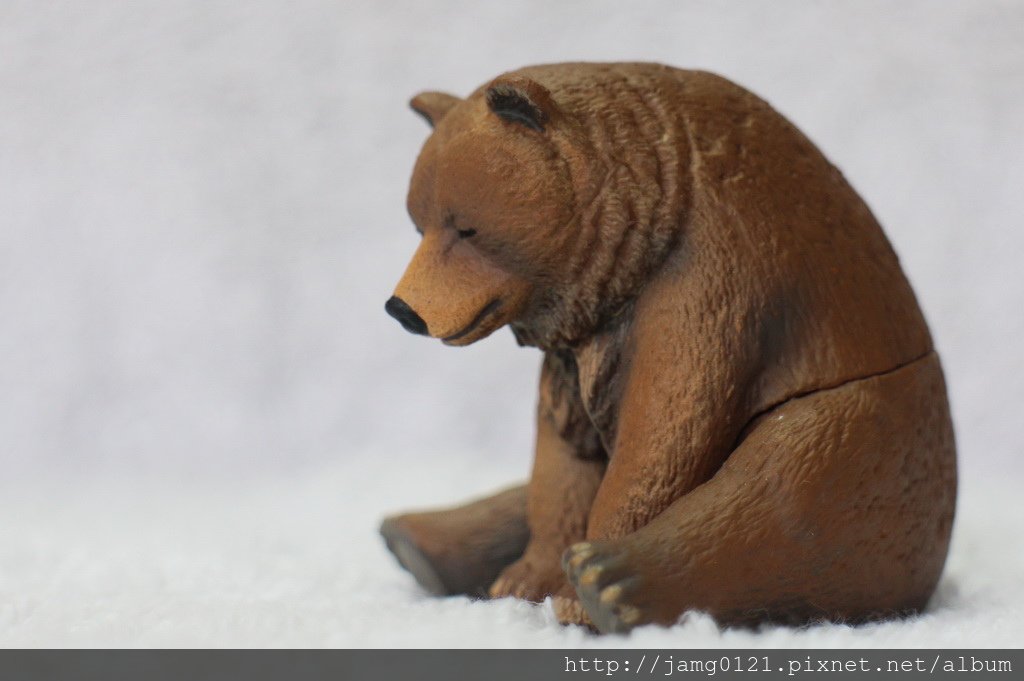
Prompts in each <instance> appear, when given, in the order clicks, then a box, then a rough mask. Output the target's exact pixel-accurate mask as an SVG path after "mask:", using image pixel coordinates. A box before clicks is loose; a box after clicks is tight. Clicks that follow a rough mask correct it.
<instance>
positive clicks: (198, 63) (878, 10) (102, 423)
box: [0, 0, 1024, 488]
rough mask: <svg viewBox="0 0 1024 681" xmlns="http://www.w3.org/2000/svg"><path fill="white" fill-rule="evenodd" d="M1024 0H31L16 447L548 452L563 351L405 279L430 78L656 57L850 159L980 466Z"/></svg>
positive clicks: (1005, 364)
mask: <svg viewBox="0 0 1024 681" xmlns="http://www.w3.org/2000/svg"><path fill="white" fill-rule="evenodd" d="M1022 27H1024V5H1022V3H1020V2H970V3H966V2H963V3H954V2H899V3H893V2H874V1H871V2H856V3H808V2H779V1H776V2H771V3H729V4H723V3H689V2H674V1H667V0H666V1H665V2H628V3H625V2H621V1H618V2H550V1H544V0H540V1H533V2H496V3H486V2H452V1H444V2H430V3H427V2H375V3H371V2H345V1H335V2H311V1H298V2H287V3H285V2H273V3H270V2H224V1H219V2H218V1H213V2H211V1H208V0H203V1H196V0H189V1H182V2H120V3H118V2H110V1H104V2H90V3H82V2H39V1H35V2H19V1H12V0H4V1H3V3H2V4H0V320H2V321H0V324H2V325H0V471H2V473H0V474H2V476H3V477H4V478H5V479H7V480H17V479H19V477H25V476H29V477H33V478H38V477H46V476H51V475H54V476H59V477H68V476H71V477H75V476H82V475H86V476H102V475H107V474H113V473H116V474H118V475H128V476H133V475H139V476H147V477H153V476H155V477H158V478H166V479H168V480H178V479H181V478H194V477H196V476H199V477H208V478H216V477H218V476H248V475H263V474H267V475H274V476H278V475H282V474H285V473H288V472H290V471H299V470H304V471H310V470H317V469H318V468H319V467H322V466H329V465H333V464H334V463H336V462H338V461H344V460H349V461H358V460H359V458H360V457H362V458H373V459H375V460H379V459H381V458H385V459H387V460H393V461H394V462H395V463H396V465H401V466H403V467H405V468H404V469H398V470H406V471H410V472H409V474H410V475H417V473H416V471H417V470H428V469H431V467H432V466H434V465H435V462H440V463H441V464H443V465H444V466H448V467H451V466H461V467H470V466H472V464H473V461H474V460H476V459H477V458H479V457H486V458H487V459H488V460H497V459H502V460H505V459H507V460H508V461H510V462H512V461H514V462H515V463H513V464H511V465H512V466H513V467H515V468H516V469H517V470H522V471H523V472H524V473H525V471H526V469H527V467H528V464H529V450H530V446H531V431H532V422H531V421H532V412H533V406H534V399H535V396H534V390H535V382H536V371H537V367H538V364H539V355H538V354H537V353H536V351H533V350H520V349H518V348H516V347H515V345H514V342H513V340H512V338H511V334H510V333H508V332H507V331H501V332H499V333H497V334H496V335H495V336H494V337H492V338H490V339H488V340H487V341H486V342H483V343H480V344H479V345H477V346H474V347H472V348H469V349H461V350H453V349H449V348H445V347H442V346H440V345H439V344H438V343H436V342H431V341H428V340H425V339H422V338H418V337H412V336H409V335H407V334H405V333H404V332H403V331H402V330H401V329H400V328H399V326H398V325H397V324H396V323H395V322H394V321H393V320H391V319H390V318H388V317H387V316H385V314H384V312H383V309H382V306H383V303H384V301H385V299H386V298H387V297H388V296H389V295H390V292H391V289H392V287H393V285H394V283H395V282H396V281H397V278H398V276H399V275H400V273H401V271H402V269H403V267H404V265H405V262H406V260H407V258H408V256H409V255H410V254H411V253H412V250H413V249H414V248H415V245H416V243H417V236H416V234H415V233H414V231H413V228H412V225H411V224H410V222H409V220H408V218H407V216H406V214H405V208H404V198H405V191H406V186H407V181H408V177H409V174H410V170H411V167H412V163H413V161H414V159H415V156H416V153H417V151H418V149H419V146H420V145H421V143H422V142H423V140H424V139H425V137H426V135H427V129H426V127H425V126H424V125H423V123H422V121H421V120H420V119H419V118H418V117H416V116H414V115H413V114H412V113H411V112H410V111H409V110H408V109H407V107H406V102H407V100H408V99H409V97H410V96H411V95H413V94H414V93H415V92H417V91H419V90H422V89H442V90H449V91H451V92H454V93H458V94H466V93H468V92H469V91H470V90H472V89H473V88H475V87H476V86H477V85H479V84H480V83H482V82H484V81H486V80H488V79H490V78H491V77H493V76H495V75H497V74H498V73H500V72H502V71H504V70H507V69H511V68H514V67H518V66H521V65H525V64H530V63H540V62H552V61H562V60H626V59H641V60H652V61H663V62H666V63H670V64H673V65H678V66H686V67H699V68H706V69H710V70H714V71H717V72H719V73H722V74H724V75H726V76H728V77H730V78H732V79H734V80H736V81H738V82H740V83H741V84H744V85H746V86H747V87H749V88H751V89H752V90H754V91H755V92H757V93H759V94H761V95H762V96H764V97H765V98H767V99H768V100H769V101H770V102H772V103H773V104H774V105H775V106H776V107H777V108H778V109H779V110H781V111H782V112H783V113H784V114H786V115H787V116H789V117H790V118H791V119H792V120H793V121H794V122H795V123H796V124H797V125H798V126H800V127H801V128H802V129H803V130H804V131H805V132H806V133H807V134H808V135H809V136H810V137H811V138H812V139H813V140H815V141H816V142H817V143H818V144H819V145H820V146H821V147H822V149H823V150H824V151H825V153H826V154H827V155H828V156H829V157H830V158H831V159H832V160H833V161H834V162H835V163H836V164H837V165H838V166H839V167H840V168H841V169H842V170H843V171H844V172H845V174H846V175H847V177H848V178H849V179H850V180H851V182H852V183H853V184H854V186H855V187H856V188H857V189H858V190H859V191H860V192H861V193H862V194H863V195H864V197H865V198H866V199H867V201H868V203H869V204H870V205H871V206H872V208H873V209H874V210H875V212H876V214H877V215H878V217H879V218H880V220H881V222H882V223H883V225H884V226H885V227H886V229H887V231H888V234H889V236H890V238H891V240H892V241H893V243H894V245H895V248H896V250H897V252H898V253H899V254H900V257H901V259H902V261H903V263H904V266H905V268H906V270H907V272H908V274H909V277H910V279H911V280H912V282H913V284H914V285H915V287H916V290H917V292H918V295H919V298H920V300H921V303H922V305H923V307H924V310H925V313H926V315H927V317H928V319H929V321H930V323H931V326H932V329H933V332H934V335H935V338H936V342H937V345H938V348H939V350H940V352H941V355H942V358H943V360H944V363H945V367H946V370H947V377H948V381H949V383H950V386H951V397H952V402H953V407H954V411H955V418H956V426H957V433H958V438H959V443H960V452H961V462H962V467H963V471H964V478H965V482H969V481H970V480H972V479H975V480H980V479H982V478H987V477H995V476H1000V477H1005V476H1008V475H1014V476H1018V475H1019V474H1020V472H1021V470H1022V467H1024V462H1022V457H1021V446H1020V439H1019V432H1018V428H1019V425H1020V423H1021V414H1020V410H1021V407H1022V406H1024V400H1022V398H1024V381H1022V380H1021V373H1022V370H1024V361H1022V355H1021V352H1020V350H1019V347H1018V344H1019V341H1020V338H1021V337H1022V336H1024V312H1022V307H1024V295H1022V293H1024V275H1022V272H1021V269H1022V266H1021V263H1022V256H1024V252H1022V250H1024V249H1022V247H1024V237H1022V235H1021V231H1022V222H1021V216H1022V210H1021V189H1022V187H1024V143H1022V138H1024V115H1022V114H1024V28H1022ZM416 466H420V468H419V469H417V468H416ZM353 470H358V468H355V469H353ZM379 482H380V481H377V480H374V479H366V480H362V481H361V482H360V484H362V485H368V486H370V487H371V488H372V486H373V485H374V484H378V483H379Z"/></svg>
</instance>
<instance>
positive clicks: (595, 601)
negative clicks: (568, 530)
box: [562, 542, 648, 633]
mask: <svg viewBox="0 0 1024 681" xmlns="http://www.w3.org/2000/svg"><path fill="white" fill-rule="evenodd" d="M628 563H629V561H628V556H627V554H626V553H625V552H623V551H616V550H615V549H614V548H613V547H611V546H609V545H607V544H602V543H600V542H581V543H579V544H573V545H572V546H570V547H569V548H568V549H566V551H565V554H564V555H563V557H562V567H563V568H564V569H565V573H566V575H567V576H568V578H569V582H570V583H571V584H572V586H573V587H574V588H575V589H576V594H577V596H579V601H580V604H581V605H582V606H583V609H584V610H586V613H587V614H588V615H589V616H590V620H591V621H593V623H594V626H596V627H597V629H598V630H599V631H601V632H603V633H625V632H627V631H629V630H630V629H632V628H633V627H635V626H638V625H640V624H645V623H646V622H647V621H648V617H647V613H646V612H645V609H644V608H643V607H641V605H640V604H639V602H638V601H637V598H636V596H637V594H638V592H639V589H640V587H641V585H642V583H643V580H642V579H641V578H640V577H639V576H637V575H636V574H635V572H634V571H633V570H631V569H630V567H629V565H628Z"/></svg>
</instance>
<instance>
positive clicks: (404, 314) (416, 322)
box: [384, 296, 427, 336]
mask: <svg viewBox="0 0 1024 681" xmlns="http://www.w3.org/2000/svg"><path fill="white" fill-rule="evenodd" d="M384 310H385V311H386V312H387V313H388V314H389V315H391V316H392V317H394V318H395V319H397V320H398V322H399V323H400V324H401V325H402V327H403V328H404V329H405V330H406V331H408V332H409V333H415V334H419V335H420V336H425V335H427V323H426V322H425V321H423V318H422V317H420V316H419V315H418V314H416V310H414V309H412V308H411V307H409V305H408V303H406V302H405V301H404V300H402V299H401V298H399V297H398V296H391V298H389V299H388V302H386V303H384Z"/></svg>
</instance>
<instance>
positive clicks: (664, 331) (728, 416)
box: [382, 63, 956, 632]
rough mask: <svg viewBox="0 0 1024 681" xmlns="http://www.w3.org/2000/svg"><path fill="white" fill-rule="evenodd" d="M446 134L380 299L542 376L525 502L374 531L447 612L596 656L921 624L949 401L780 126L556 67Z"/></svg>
mask: <svg viewBox="0 0 1024 681" xmlns="http://www.w3.org/2000/svg"><path fill="white" fill-rule="evenodd" d="M411 104H412V108H413V109H414V110H416V111H417V112H418V113H420V114H422V115H423V116H424V117H425V118H426V119H427V120H428V121H429V122H430V123H431V125H433V127H434V130H433V133H432V134H431V135H430V137H429V139H428V140H427V142H426V144H425V146H424V147H423V150H422V152H421V154H420V156H419V159H418V161H417V163H416V167H415V170H414V172H413V176H412V182H411V188H410V191H409V198H408V209H409V214H410V215H411V217H412V220H413V222H414V223H415V224H416V227H417V229H418V231H419V232H420V233H421V234H422V242H421V244H420V246H419V249H418V250H417V251H416V254H415V255H414V256H413V259H412V262H411V263H410V264H409V266H408V269H407V270H406V272H405V275H404V276H403V277H402V279H401V281H400V283H399V284H398V287H397V289H396V291H395V294H394V297H392V298H391V300H389V301H388V303H387V306H386V308H387V311H388V312H389V313H390V314H391V315H393V316H394V317H396V318H397V319H398V320H399V321H400V322H401V323H402V324H403V326H405V328H406V329H408V330H410V331H412V332H415V333H421V334H426V335H429V336H432V337H435V338H439V339H441V340H442V341H443V342H444V343H447V344H449V345H467V344H469V343H473V342H475V341H477V340H480V339H481V338H484V337H485V336H487V335H488V334H490V333H492V332H493V331H495V330H496V329H498V328H500V327H502V326H505V325H509V326H510V327H511V328H512V331H513V333H514V334H515V337H516V338H517V339H518V341H519V343H520V344H523V345H531V346H536V347H538V348H540V349H541V350H542V351H543V352H544V361H543V367H542V370H541V377H540V400H539V408H538V418H537V440H536V452H535V462H534V465H533V471H532V475H531V478H530V481H529V483H528V484H527V485H526V486H524V487H520V488H516V489H512V490H509V491H506V492H503V493H501V494H499V495H497V496H495V497H491V498H490V499H484V500H481V501H477V502H474V503H472V504H469V505H467V506H463V507H461V508H455V509H450V510H445V511H435V512H428V513H414V514H406V515H402V516H397V517H394V518H391V519H389V520H387V521H385V523H384V525H383V527H382V533H383V534H384V537H385V539H386V540H387V542H388V545H389V546H390V548H391V549H392V550H393V551H394V553H395V554H396V555H397V557H398V558H399V560H400V562H401V563H402V564H403V565H404V566H405V567H407V568H408V569H409V570H411V571H412V572H413V574H414V575H415V576H416V577H417V579H418V580H419V581H420V583H421V584H423V585H424V586H425V587H426V588H428V589H430V590H432V591H434V592H436V593H445V594H447V593H477V594H480V593H487V594H489V595H490V596H492V597H502V596H509V595H512V596H517V597H520V598H525V599H529V600H531V601H540V600H543V599H544V598H545V597H547V596H553V597H554V598H555V601H554V602H555V608H556V612H557V613H558V615H559V617H560V618H561V619H562V620H563V621H566V622H582V623H586V624H589V625H590V626H594V627H596V628H597V629H598V630H600V631H603V632H620V631H627V630H629V629H631V628H632V627H635V626H637V625H641V624H646V623H660V624H670V623H672V622H674V621H676V620H677V618H678V617H679V616H680V615H681V614H682V613H683V612H685V611H687V610H690V609H699V610H702V611H705V612H709V613H711V614H712V615H713V616H714V617H715V618H716V619H717V620H718V621H719V622H722V623H753V622H759V621H764V620H773V621H787V622H806V621H810V620H818V619H828V620H842V621H847V622H857V621H863V620H865V619H869V618H877V617H884V616H890V615H896V614H901V613H907V612H913V611H917V610H919V609H921V608H923V607H924V606H925V604H926V603H927V601H928V599H929V597H930V595H931V594H932V591H933V589H934V587H935V585H936V582H937V580H938V578H939V575H940V573H941V571H942V567H943V563H944V561H945V557H946V552H947V548H948V543H949V537H950V530H951V526H952V521H953V510H954V503H955V496H956V461H955V459H956V456H955V448H954V441H953V431H952V426H951V422H950V414H949V408H948V405H947V399H946V388H945V385H944V381H943V375H942V369H941V367H940V364H939V359H938V357H937V356H936V353H935V351H934V348H933V346H932V341H931V338H930V336H929V332H928V328H927V326H926V324H925V320H924V318H923V317H922V314H921V311H920V309H919V308H918V304H917V302H916V300H915V298H914V294H913V292H912V290H911V288H910V286H909V284H908V283H907V280H906V278H905V277H904V275H903V272H902V271H901V269H900V265H899V262H898V260H897V258H896V255H895V254H894V253H893V250H892V248H891V247H890V245H889V243H888V241H887V240H886V238H885V236H884V235H883V233H882V230H881V228H880V227H879V225H878V223H877V222H876V221H875V219H874V217H873V216H872V214H871V212H870V211H869V209H868V207H867V206H866V205H865V204H864V202H863V201H862V200H861V199H860V198H859V197H858V196H857V194H856V193H855V192H854V191H853V189H852V188H851V187H850V185H849V184H848V183H847V182H846V181H845V180H844V178H843V176H842V175H841V173H840V172H839V171H838V170H837V169H836V168H835V167H834V166H832V165H831V164H830V163H829V162H828V161H827V160H826V159H825V158H824V157H823V156H822V154H821V153H820V152H819V151H818V150H817V149H816V148H815V146H814V145H813V144H812V143H811V142H810V141H809V140H808V139H807V138H806V137H805V136H804V135H803V134H801V133H800V132H799V131H798V130H797V129H796V128H795V127H794V126H793V125H792V124H791V123H789V122H788V121H787V120H786V119H784V118H783V117H782V116H781V115H780V114H778V113H777V112H776V111H774V110H773V109H772V108H771V107H770V106H769V105H768V104H766V103H765V102H764V101H762V100H761V99H759V98H758V97H756V96H754V95H753V94H751V93H749V92H747V91H746V90H744V89H742V88H740V87H738V86H736V85H734V84H733V83H731V82H729V81H727V80H725V79H723V78H721V77H719V76H716V75H713V74H711V73H706V72H699V71H684V70H679V69H675V68H671V67H667V66H662V65H658V64H646V63H632V64H588V63H577V64H556V65H546V66H534V67H529V68H524V69H521V70H518V71H513V72H510V73H507V74H505V75H502V76H499V77H498V78H496V79H495V80H493V81H491V82H490V83H488V84H486V85H484V86H483V87H481V88H479V89H478V90H476V91H475V92H474V93H473V94H472V95H470V96H469V97H467V98H466V99H459V98H457V97H453V96H451V95H445V94H440V93H424V94H421V95H418V96H417V97H415V98H414V99H413V100H412V103H411Z"/></svg>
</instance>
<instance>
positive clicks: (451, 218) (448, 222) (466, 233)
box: [444, 213, 476, 239]
mask: <svg viewBox="0 0 1024 681" xmlns="http://www.w3.org/2000/svg"><path fill="white" fill-rule="evenodd" d="M444 223H445V226H447V227H451V228H452V229H454V230H455V233H456V234H458V235H459V238H460V239H468V238H469V237H471V236H475V235H476V230H475V229H460V228H459V227H458V225H456V224H455V215H453V214H452V213H449V214H448V215H446V216H445V219H444Z"/></svg>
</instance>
